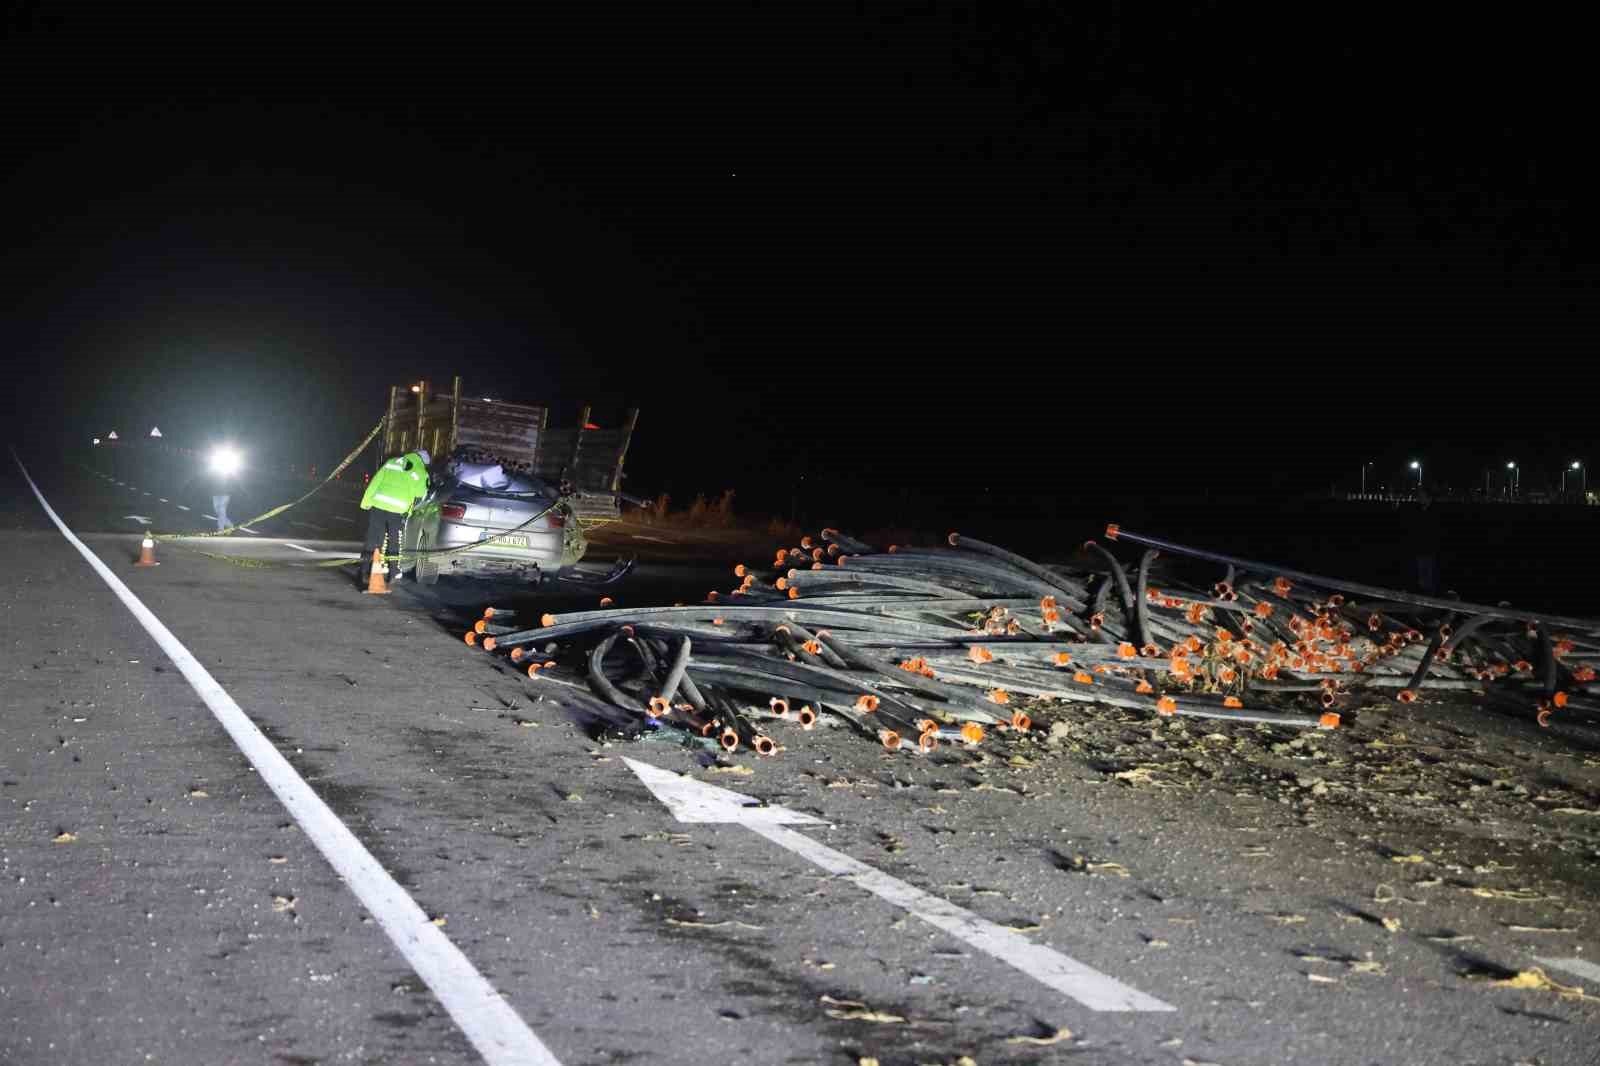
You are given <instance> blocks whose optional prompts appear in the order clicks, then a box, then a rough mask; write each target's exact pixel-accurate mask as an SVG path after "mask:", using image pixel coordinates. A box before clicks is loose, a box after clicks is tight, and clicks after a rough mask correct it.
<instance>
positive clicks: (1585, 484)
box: [1568, 459, 1589, 503]
mask: <svg viewBox="0 0 1600 1066" xmlns="http://www.w3.org/2000/svg"><path fill="white" fill-rule="evenodd" d="M1568 469H1570V470H1576V471H1578V474H1579V479H1578V483H1579V486H1580V487H1579V489H1578V502H1579V503H1588V502H1589V468H1588V467H1587V466H1584V465H1583V461H1582V460H1580V459H1574V460H1572V466H1570V467H1568Z"/></svg>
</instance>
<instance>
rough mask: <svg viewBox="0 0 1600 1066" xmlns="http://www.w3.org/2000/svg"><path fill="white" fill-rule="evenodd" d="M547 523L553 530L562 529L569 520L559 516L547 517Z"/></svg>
mask: <svg viewBox="0 0 1600 1066" xmlns="http://www.w3.org/2000/svg"><path fill="white" fill-rule="evenodd" d="M545 521H546V522H548V523H549V524H550V528H551V529H561V528H563V527H564V526H566V524H567V520H566V519H565V518H562V517H561V516H560V515H558V514H553V515H546V516H545Z"/></svg>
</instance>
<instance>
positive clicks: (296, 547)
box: [283, 540, 317, 555]
mask: <svg viewBox="0 0 1600 1066" xmlns="http://www.w3.org/2000/svg"><path fill="white" fill-rule="evenodd" d="M283 546H284V547H286V548H293V549H294V550H295V551H297V552H305V553H306V554H307V555H315V554H317V551H316V549H315V548H302V547H300V545H298V544H296V543H295V542H294V541H292V540H286V541H284V542H283Z"/></svg>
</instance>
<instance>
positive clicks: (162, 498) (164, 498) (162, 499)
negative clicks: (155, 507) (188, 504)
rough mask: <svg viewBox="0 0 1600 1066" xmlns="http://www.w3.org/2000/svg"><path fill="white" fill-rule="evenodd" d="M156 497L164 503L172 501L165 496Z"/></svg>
mask: <svg viewBox="0 0 1600 1066" xmlns="http://www.w3.org/2000/svg"><path fill="white" fill-rule="evenodd" d="M156 499H158V500H160V501H161V502H162V503H170V502H171V501H169V500H168V499H167V498H166V497H165V496H157V497H156Z"/></svg>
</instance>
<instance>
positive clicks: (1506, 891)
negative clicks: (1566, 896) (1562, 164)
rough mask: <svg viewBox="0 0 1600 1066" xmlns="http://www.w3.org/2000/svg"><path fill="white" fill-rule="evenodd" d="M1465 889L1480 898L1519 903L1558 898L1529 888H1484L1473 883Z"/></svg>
mask: <svg viewBox="0 0 1600 1066" xmlns="http://www.w3.org/2000/svg"><path fill="white" fill-rule="evenodd" d="M1467 891H1468V892H1471V893H1472V894H1473V895H1474V896H1477V897H1479V898H1480V899H1509V900H1515V901H1517V902H1519V903H1534V902H1537V901H1539V900H1542V899H1557V898H1559V897H1556V896H1546V895H1544V894H1543V893H1541V892H1536V891H1535V890H1533V889H1531V888H1485V887H1484V886H1482V885H1474V886H1473V887H1472V888H1469V889H1467Z"/></svg>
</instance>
